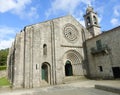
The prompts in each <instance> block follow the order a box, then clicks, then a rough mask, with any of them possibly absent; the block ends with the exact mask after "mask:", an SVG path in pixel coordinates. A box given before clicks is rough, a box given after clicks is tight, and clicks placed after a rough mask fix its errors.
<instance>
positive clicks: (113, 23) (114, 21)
mask: <svg viewBox="0 0 120 95" xmlns="http://www.w3.org/2000/svg"><path fill="white" fill-rule="evenodd" d="M111 23H112V25H119V20H118V19H117V18H113V19H112V20H111Z"/></svg>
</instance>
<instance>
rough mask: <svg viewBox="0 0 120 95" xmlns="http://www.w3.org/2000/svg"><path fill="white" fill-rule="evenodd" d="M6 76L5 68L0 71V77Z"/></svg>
mask: <svg viewBox="0 0 120 95" xmlns="http://www.w3.org/2000/svg"><path fill="white" fill-rule="evenodd" d="M6 76H7V71H6V70H2V71H0V78H2V77H6Z"/></svg>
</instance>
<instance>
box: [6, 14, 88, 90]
mask: <svg viewBox="0 0 120 95" xmlns="http://www.w3.org/2000/svg"><path fill="white" fill-rule="evenodd" d="M87 32H88V31H87V30H86V29H85V28H84V27H83V26H82V25H81V24H80V23H79V22H78V21H76V20H75V19H74V18H73V17H72V16H65V17H61V18H57V19H53V20H50V21H46V22H42V23H38V24H34V25H30V26H26V27H25V28H24V29H23V30H22V31H21V32H20V33H19V34H17V36H16V38H15V41H14V44H13V45H12V48H11V49H10V53H9V56H8V57H9V58H8V59H9V60H8V64H9V67H8V73H9V74H8V75H9V76H8V77H9V79H10V81H11V83H12V84H13V87H16V88H21V87H25V88H32V87H39V86H43V85H46V84H49V85H54V84H61V83H63V81H64V79H65V77H67V76H83V75H84V74H83V68H82V62H83V59H84V53H83V47H82V43H83V37H82V35H83V34H82V33H85V34H86V36H87V35H88V33H87Z"/></svg>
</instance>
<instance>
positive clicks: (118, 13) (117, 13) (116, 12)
mask: <svg viewBox="0 0 120 95" xmlns="http://www.w3.org/2000/svg"><path fill="white" fill-rule="evenodd" d="M114 15H115V16H117V17H118V16H120V6H115V7H114Z"/></svg>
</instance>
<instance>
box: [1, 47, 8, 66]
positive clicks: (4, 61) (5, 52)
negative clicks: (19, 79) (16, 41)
mask: <svg viewBox="0 0 120 95" xmlns="http://www.w3.org/2000/svg"><path fill="white" fill-rule="evenodd" d="M8 51H9V49H8V48H7V49H2V50H0V66H3V65H6V64H7V56H8Z"/></svg>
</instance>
